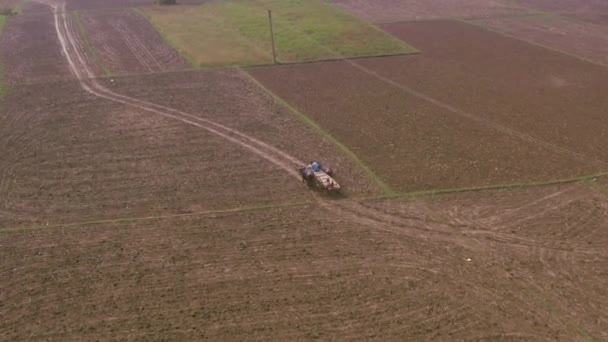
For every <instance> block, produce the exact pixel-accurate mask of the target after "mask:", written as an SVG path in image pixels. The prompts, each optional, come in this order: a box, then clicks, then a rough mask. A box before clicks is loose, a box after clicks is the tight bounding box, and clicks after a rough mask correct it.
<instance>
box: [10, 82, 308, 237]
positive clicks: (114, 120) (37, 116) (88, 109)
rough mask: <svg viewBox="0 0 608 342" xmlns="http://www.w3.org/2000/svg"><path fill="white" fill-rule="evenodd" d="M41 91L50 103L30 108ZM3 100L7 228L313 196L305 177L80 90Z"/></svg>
mask: <svg viewBox="0 0 608 342" xmlns="http://www.w3.org/2000/svg"><path fill="white" fill-rule="evenodd" d="M232 93H233V94H236V92H234V91H233V92H232ZM33 94H44V97H40V98H38V100H36V101H32V100H31V98H32V96H33ZM28 99H30V100H29V101H28ZM5 100H6V102H7V103H8V105H6V106H4V107H3V109H4V110H3V113H4V114H3V117H2V125H0V130H1V131H2V133H1V134H0V135H1V137H2V138H1V139H2V145H3V146H4V148H3V153H2V165H1V167H0V169H1V170H2V171H1V172H0V175H1V177H0V188H1V189H2V198H0V226H13V225H20V224H25V223H27V224H47V223H48V224H54V223H66V222H81V221H90V220H99V219H109V218H116V217H132V216H150V215H158V214H162V213H173V214H177V213H189V212H198V211H205V210H212V209H222V208H232V207H247V206H258V205H266V204H273V203H276V202H291V201H301V200H306V198H307V191H306V188H305V187H304V186H302V185H301V184H300V183H299V182H298V181H297V180H295V179H294V178H293V177H291V176H289V175H288V174H285V173H284V172H277V170H276V169H275V167H274V166H273V165H268V164H267V163H265V162H264V159H263V158H260V157H259V156H256V155H254V154H251V153H249V152H248V151H247V150H244V149H243V148H242V147H239V146H238V145H233V144H226V143H224V141H223V139H221V138H218V137H216V136H214V135H212V134H209V133H208V132H207V131H204V130H201V129H199V128H197V127H192V126H190V125H187V124H185V123H183V122H180V121H176V120H169V119H167V118H164V117H162V116H159V115H154V114H150V113H147V112H142V111H141V110H136V109H133V108H129V107H125V106H123V105H119V104H113V103H111V102H108V101H106V100H102V99H97V98H95V97H92V96H91V95H86V93H83V92H82V91H80V90H79V87H78V84H77V83H64V84H54V85H53V86H52V87H44V86H38V87H33V86H29V87H24V88H16V89H14V90H13V91H12V92H11V93H10V94H9V95H8V96H7V97H6V99H5ZM286 134H287V135H288V133H286ZM227 170H229V172H227ZM294 180H295V181H294Z"/></svg>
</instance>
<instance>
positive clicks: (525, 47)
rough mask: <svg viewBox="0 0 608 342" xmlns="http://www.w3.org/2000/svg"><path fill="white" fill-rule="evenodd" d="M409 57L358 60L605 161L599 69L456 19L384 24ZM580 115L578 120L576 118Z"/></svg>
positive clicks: (451, 101) (604, 102) (584, 156)
mask: <svg viewBox="0 0 608 342" xmlns="http://www.w3.org/2000/svg"><path fill="white" fill-rule="evenodd" d="M385 28H386V29H387V30H389V31H391V32H392V33H394V34H396V35H398V36H399V37H401V38H403V39H406V40H409V41H411V42H413V43H414V45H416V44H418V45H420V48H421V50H422V51H424V53H423V54H420V55H419V56H416V57H414V58H403V59H397V58H386V59H383V60H382V62H381V63H380V62H377V61H374V60H365V61H361V62H360V64H361V65H362V66H364V67H366V68H368V69H370V70H372V71H373V72H375V73H377V74H378V75H381V76H383V77H385V78H387V79H390V80H393V81H395V82H397V83H400V84H404V85H407V86H410V87H412V88H415V89H416V90H417V91H420V92H421V93H424V94H429V95H432V97H433V98H435V99H437V100H438V101H440V102H443V103H447V104H450V105H453V106H455V107H457V108H460V109H462V110H464V111H466V112H468V113H472V114H474V115H476V116H478V117H480V118H483V119H484V120H488V121H491V122H494V123H497V124H500V125H504V126H506V127H510V128H512V129H514V130H516V131H519V132H522V133H525V134H527V135H529V136H533V137H536V138H538V139H540V140H542V141H545V142H547V143H550V144H552V145H554V146H557V147H559V148H565V149H568V150H571V151H572V152H575V153H577V154H579V155H581V156H580V157H581V159H587V160H589V161H593V160H599V161H601V163H606V162H608V154H607V153H606V150H605V149H604V148H603V147H602V145H603V139H604V136H605V128H606V126H605V120H604V114H603V113H604V109H605V108H606V106H608V98H606V96H604V92H603V90H602V89H605V88H606V86H608V83H607V81H606V80H607V79H608V78H607V76H608V71H607V70H606V69H605V68H602V67H600V66H596V65H593V64H590V63H586V62H583V61H580V60H579V59H576V58H572V57H569V56H566V55H563V54H560V53H556V52H552V51H550V50H547V49H543V48H540V47H536V46H532V45H529V44H526V43H523V42H521V41H517V40H515V39H510V38H507V37H504V36H501V35H499V34H495V33H493V32H489V31H486V30H483V29H479V28H477V27H475V26H472V25H468V24H465V23H459V22H450V21H443V22H425V23H402V24H395V25H388V26H385ZM583 118H584V119H583Z"/></svg>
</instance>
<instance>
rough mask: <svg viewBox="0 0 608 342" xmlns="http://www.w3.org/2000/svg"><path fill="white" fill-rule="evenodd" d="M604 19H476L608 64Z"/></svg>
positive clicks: (495, 27) (490, 26) (500, 29)
mask: <svg viewBox="0 0 608 342" xmlns="http://www.w3.org/2000/svg"><path fill="white" fill-rule="evenodd" d="M601 20H602V18H597V17H591V18H589V17H587V16H582V18H568V17H560V16H539V17H520V18H517V17H513V18H491V19H481V20H475V21H474V23H477V24H481V25H483V26H486V27H489V28H491V29H493V30H497V31H500V32H504V33H506V34H509V35H511V36H514V37H516V38H518V39H521V40H525V41H528V42H532V43H536V44H542V45H544V46H547V47H550V48H553V49H557V50H559V51H564V52H566V53H569V54H572V55H575V56H580V57H583V58H587V59H589V60H591V61H595V62H598V63H603V64H605V65H608V25H607V23H608V21H606V22H605V23H601Z"/></svg>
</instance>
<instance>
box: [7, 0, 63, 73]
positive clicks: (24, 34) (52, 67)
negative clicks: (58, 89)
mask: <svg viewBox="0 0 608 342" xmlns="http://www.w3.org/2000/svg"><path fill="white" fill-rule="evenodd" d="M30 12H32V13H33V14H32V13H30ZM0 60H1V62H2V65H3V75H4V76H3V81H4V82H5V83H8V84H16V83H23V82H46V81H56V80H61V79H67V78H71V77H72V75H71V73H70V70H69V67H68V64H67V61H66V60H65V58H64V57H63V55H62V50H61V45H60V44H59V40H58V39H57V34H56V32H55V26H54V19H53V14H52V13H51V11H50V8H49V7H48V6H46V5H41V4H38V3H35V2H33V1H30V2H28V3H26V5H25V6H24V14H22V15H18V16H12V17H10V18H9V19H8V21H7V23H6V26H5V28H4V30H3V32H2V35H1V36H0Z"/></svg>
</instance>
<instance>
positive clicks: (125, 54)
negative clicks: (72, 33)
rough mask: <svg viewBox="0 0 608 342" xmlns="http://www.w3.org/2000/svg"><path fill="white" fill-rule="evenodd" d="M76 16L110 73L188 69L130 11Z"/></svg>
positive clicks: (185, 63) (86, 12)
mask: <svg viewBox="0 0 608 342" xmlns="http://www.w3.org/2000/svg"><path fill="white" fill-rule="evenodd" d="M79 16H80V18H81V20H82V23H83V25H84V26H85V28H86V31H87V33H88V35H89V39H90V42H91V45H92V47H93V49H94V50H95V51H96V53H97V56H98V58H99V61H100V62H101V64H102V65H104V66H105V67H106V68H107V69H108V71H109V72H110V73H112V74H124V73H146V72H161V71H167V70H175V69H180V68H186V67H188V66H189V65H188V63H187V62H186V61H185V60H184V59H183V58H182V57H181V56H180V55H179V54H178V53H177V52H176V51H175V50H173V48H171V47H170V46H169V45H167V43H165V42H164V40H163V39H162V37H161V36H160V35H159V34H158V33H157V32H156V31H155V30H154V28H152V27H151V26H150V24H149V23H148V22H147V21H146V19H145V18H143V17H142V16H141V15H140V14H138V13H136V12H135V11H133V10H131V9H126V10H113V11H83V12H79Z"/></svg>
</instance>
